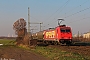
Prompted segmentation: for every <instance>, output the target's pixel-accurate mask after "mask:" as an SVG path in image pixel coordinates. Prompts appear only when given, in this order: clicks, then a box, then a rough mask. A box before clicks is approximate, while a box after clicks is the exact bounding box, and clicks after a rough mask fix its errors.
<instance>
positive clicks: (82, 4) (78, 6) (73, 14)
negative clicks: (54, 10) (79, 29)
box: [54, 0, 89, 22]
mask: <svg viewBox="0 0 90 60" xmlns="http://www.w3.org/2000/svg"><path fill="white" fill-rule="evenodd" d="M88 1H89V0H87V1H85V2H83V3H82V4H80V5H79V6H77V7H76V8H78V7H81V6H82V5H84V4H85V3H87V2H88ZM66 5H67V4H66ZM76 8H75V9H76ZM75 9H73V10H75ZM87 9H89V8H86V9H83V10H81V11H79V12H82V11H85V10H87ZM73 10H70V11H69V12H71V11H73ZM79 12H76V13H75V14H77V13H79ZM72 15H74V14H72ZM64 18H66V17H64ZM54 19H55V18H54ZM54 22H56V21H54Z"/></svg>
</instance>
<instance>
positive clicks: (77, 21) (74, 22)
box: [69, 17, 90, 23]
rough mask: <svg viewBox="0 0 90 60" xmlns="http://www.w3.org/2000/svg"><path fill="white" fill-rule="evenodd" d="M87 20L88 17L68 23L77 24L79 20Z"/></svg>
mask: <svg viewBox="0 0 90 60" xmlns="http://www.w3.org/2000/svg"><path fill="white" fill-rule="evenodd" d="M88 18H90V17H85V18H82V19H79V20H74V21H72V22H69V23H75V22H78V21H81V20H85V19H88Z"/></svg>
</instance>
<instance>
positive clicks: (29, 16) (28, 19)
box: [28, 7, 31, 45]
mask: <svg viewBox="0 0 90 60" xmlns="http://www.w3.org/2000/svg"><path fill="white" fill-rule="evenodd" d="M28 34H29V36H28V37H29V41H28V43H29V45H30V41H31V35H30V34H31V33H30V11H29V7H28Z"/></svg>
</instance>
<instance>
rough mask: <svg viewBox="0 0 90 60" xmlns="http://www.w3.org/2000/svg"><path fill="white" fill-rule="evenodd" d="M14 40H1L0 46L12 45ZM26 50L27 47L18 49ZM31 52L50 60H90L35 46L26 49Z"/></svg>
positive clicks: (56, 49)
mask: <svg viewBox="0 0 90 60" xmlns="http://www.w3.org/2000/svg"><path fill="white" fill-rule="evenodd" d="M14 42H15V40H8V39H2V40H0V44H3V45H5V46H6V45H14ZM19 48H23V49H26V50H27V47H26V48H25V46H24V47H19ZM28 50H30V51H32V52H36V53H39V54H41V55H43V56H45V57H48V58H50V59H51V60H90V57H85V56H82V55H80V54H78V53H71V52H67V51H63V50H60V49H58V48H51V47H47V46H46V47H45V46H36V47H35V49H28Z"/></svg>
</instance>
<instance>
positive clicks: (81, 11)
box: [64, 7, 90, 18]
mask: <svg viewBox="0 0 90 60" xmlns="http://www.w3.org/2000/svg"><path fill="white" fill-rule="evenodd" d="M88 9H90V7H88V8H85V9H83V10H80V11H78V12H76V13H73V14H71V15H68V16H66V17H64V18H68V17H71V16H74V15H76V14H78V13H80V12H83V11H85V10H88Z"/></svg>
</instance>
